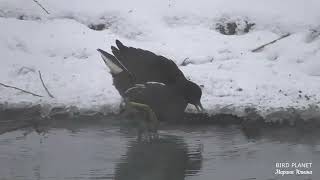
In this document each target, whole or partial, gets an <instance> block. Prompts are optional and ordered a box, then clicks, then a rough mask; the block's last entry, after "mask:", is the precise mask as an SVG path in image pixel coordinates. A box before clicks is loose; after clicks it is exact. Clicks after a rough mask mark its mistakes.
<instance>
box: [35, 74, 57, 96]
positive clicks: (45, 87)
mask: <svg viewBox="0 0 320 180" xmlns="http://www.w3.org/2000/svg"><path fill="white" fill-rule="evenodd" d="M38 72H39V77H40V80H41V83H42V86H43V87H44V89H45V90H46V91H47V93H48V95H49V96H50V97H51V98H54V96H53V95H52V94H51V93H50V92H49V90H48V88H47V86H46V85H45V84H44V82H43V79H42V76H41V72H40V71H38Z"/></svg>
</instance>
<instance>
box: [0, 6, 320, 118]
mask: <svg viewBox="0 0 320 180" xmlns="http://www.w3.org/2000/svg"><path fill="white" fill-rule="evenodd" d="M39 2H40V3H41V4H42V5H43V6H44V7H45V8H46V9H47V10H48V11H49V12H50V14H49V15H48V14H46V13H45V12H44V11H43V10H42V9H41V8H40V7H39V6H38V5H36V4H35V3H34V2H33V1H32V0H29V1H26V0H0V27H1V28H0V65H1V66H0V69H1V71H0V82H1V83H5V84H8V85H12V86H16V87H20V88H23V89H26V90H29V91H31V92H35V93H37V94H40V95H43V96H44V97H43V98H38V97H34V96H31V95H28V94H25V93H21V92H19V91H15V90H13V89H8V88H5V87H2V86H0V94H1V95H0V103H1V104H3V103H5V102H7V103H9V104H21V103H22V104H23V103H27V104H28V103H32V104H38V103H40V104H52V105H59V104H60V105H61V104H63V105H67V106H71V105H74V106H78V107H80V108H97V107H103V106H104V107H105V106H106V107H108V108H107V110H108V111H114V110H117V108H118V106H119V104H120V101H121V98H120V96H119V94H118V93H117V91H116V90H115V88H114V87H113V86H112V77H111V75H110V74H109V73H108V71H109V70H108V69H107V67H105V65H104V63H103V61H102V59H101V57H100V55H99V53H98V52H97V51H96V49H97V48H101V49H104V50H108V51H109V47H110V46H111V45H114V41H115V39H119V40H121V41H122V42H123V43H124V44H126V45H129V46H134V47H139V48H143V49H148V50H151V51H153V52H155V53H157V54H161V55H164V56H166V57H168V58H170V59H172V60H174V61H175V62H176V63H177V64H181V63H182V62H183V61H184V59H186V58H188V62H191V64H188V65H186V66H181V67H180V68H181V69H182V71H183V72H184V73H185V75H186V76H187V77H188V78H190V79H191V80H192V81H195V82H196V83H198V84H201V85H204V88H203V96H202V103H203V105H204V107H205V108H206V109H207V110H208V112H210V113H217V112H224V111H227V112H229V113H234V114H239V115H241V114H242V113H243V109H244V108H245V107H248V106H250V107H255V108H257V110H258V111H259V112H260V113H261V114H262V115H267V114H268V113H271V112H274V111H278V110H283V109H286V108H290V107H294V108H296V109H308V108H309V107H311V106H312V107H315V106H318V105H319V103H320V95H319V93H318V92H319V89H320V83H319V80H320V33H319V32H320V24H319V21H318V20H319V18H320V14H319V13H318V9H319V7H320V2H319V1H317V0H309V1H301V0H282V1H276V0H268V1H267V0H259V1H257V0H242V1H236V0H199V1H192V0H168V1H161V0H152V1H150V0H139V1H125V0H119V1H106V0H81V1H79V0H68V1H64V0H41V1H40V0H39ZM21 19H23V20H21ZM224 19H228V20H232V21H237V22H240V23H241V22H243V21H244V20H247V21H249V22H253V23H255V26H254V27H253V30H251V31H250V32H249V33H244V32H242V33H239V34H236V35H229V36H228V35H223V34H221V33H219V32H218V31H217V30H216V29H215V25H216V24H217V23H218V22H221V21H223V20H224ZM97 24H104V25H105V27H106V29H104V30H102V31H95V30H92V29H90V28H88V26H90V25H97ZM286 33H291V35H290V36H289V37H287V38H284V39H282V40H279V41H278V42H276V43H274V44H272V45H270V46H267V47H266V48H264V49H263V50H262V51H261V52H256V53H252V52H251V50H252V49H254V48H256V47H258V46H260V45H263V44H265V43H267V42H270V41H272V40H274V39H277V38H279V37H280V36H282V35H284V34H286ZM38 71H41V73H42V76H43V79H44V82H45V84H46V85H47V87H48V89H49V90H50V92H51V93H52V94H53V95H54V96H55V98H50V97H48V95H47V94H46V91H45V90H44V88H43V87H42V85H41V81H40V79H39V75H38ZM188 109H189V110H190V109H191V110H192V107H190V108H188ZM315 111H318V110H317V108H316V110H315ZM308 112H309V111H308Z"/></svg>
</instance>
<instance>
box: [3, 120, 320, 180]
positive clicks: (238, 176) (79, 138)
mask: <svg viewBox="0 0 320 180" xmlns="http://www.w3.org/2000/svg"><path fill="white" fill-rule="evenodd" d="M159 135H160V136H159V139H153V140H147V139H144V140H141V141H138V140H137V135H136V129H135V128H132V127H123V126H119V125H110V124H105V123H96V122H92V123H80V122H79V123H78V122H72V123H70V122H69V123H68V122H66V123H60V124H54V125H51V127H50V128H49V130H48V132H47V133H46V134H44V135H39V134H38V133H36V132H35V131H32V130H28V129H26V130H17V131H13V132H9V133H5V134H2V135H0V179H1V180H7V179H8V180H20V179H21V180H29V179H30V180H34V179H41V180H49V179H50V180H51V179H72V180H73V179H116V180H180V179H187V180H198V179H199V180H212V179H218V180H224V179H225V180H253V179H258V180H271V179H288V180H289V179H290V180H295V179H298V180H300V179H301V180H302V179H303V180H304V179H314V180H318V179H320V175H319V173H320V171H319V170H320V144H319V140H318V138H317V137H319V136H318V135H316V134H314V133H306V132H303V133H301V132H299V131H297V130H296V129H290V128H286V129H285V128H279V129H267V130H265V131H264V132H262V134H260V136H257V137H254V138H248V137H247V136H246V135H245V133H243V131H242V130H241V128H240V127H238V126H225V127H221V126H191V125H189V126H170V125H166V126H164V127H162V128H161V130H160V131H159ZM276 162H290V163H292V162H312V163H313V164H312V168H310V169H309V170H312V171H313V175H285V176H281V175H275V174H274V172H275V169H276V167H275V163H276Z"/></svg>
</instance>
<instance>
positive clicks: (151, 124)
mask: <svg viewBox="0 0 320 180" xmlns="http://www.w3.org/2000/svg"><path fill="white" fill-rule="evenodd" d="M127 105H128V106H129V108H134V109H137V110H140V111H144V112H146V114H147V117H146V118H145V120H144V121H141V123H140V128H139V133H138V136H141V135H142V134H143V133H144V132H146V133H147V136H148V137H151V138H153V137H156V136H157V131H158V126H159V121H158V118H157V116H156V115H155V113H154V112H153V110H152V109H151V108H150V106H148V105H146V104H142V103H137V102H133V101H129V102H128V103H127Z"/></svg>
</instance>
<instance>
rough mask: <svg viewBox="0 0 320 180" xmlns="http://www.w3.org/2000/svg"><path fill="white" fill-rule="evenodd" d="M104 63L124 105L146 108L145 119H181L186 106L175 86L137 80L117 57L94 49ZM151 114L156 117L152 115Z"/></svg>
mask: <svg viewBox="0 0 320 180" xmlns="http://www.w3.org/2000/svg"><path fill="white" fill-rule="evenodd" d="M98 51H99V52H100V53H101V57H102V59H103V60H104V62H105V64H106V65H107V66H108V67H109V68H110V73H111V75H112V77H113V84H114V86H115V87H116V89H117V90H118V91H119V93H120V95H121V96H122V97H123V98H124V100H125V102H126V104H129V105H131V106H134V108H136V109H141V110H143V111H146V112H147V113H148V116H149V120H150V119H151V121H154V120H153V119H157V120H162V121H164V120H166V121H178V120H181V119H183V115H184V114H183V113H184V110H185V108H186V106H187V102H186V101H185V99H184V97H183V96H181V95H180V94H178V93H177V92H178V91H177V86H176V85H174V84H173V85H165V84H164V83H159V82H151V81H150V82H145V83H137V81H136V76H135V74H134V73H132V72H130V71H129V70H128V69H127V68H126V67H125V66H124V65H123V64H122V63H121V62H120V61H118V60H117V58H116V57H115V56H113V55H111V54H109V53H107V52H105V51H103V50H101V49H98ZM153 112H154V113H155V116H156V117H152V116H153V114H152V113H153Z"/></svg>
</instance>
